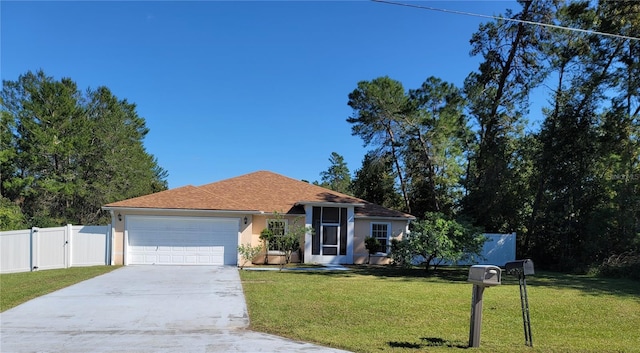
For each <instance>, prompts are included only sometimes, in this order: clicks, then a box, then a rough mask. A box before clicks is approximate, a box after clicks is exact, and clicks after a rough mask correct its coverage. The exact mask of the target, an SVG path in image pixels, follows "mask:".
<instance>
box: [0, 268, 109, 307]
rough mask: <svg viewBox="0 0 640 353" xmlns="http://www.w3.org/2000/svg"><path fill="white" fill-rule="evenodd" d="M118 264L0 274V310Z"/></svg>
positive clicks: (82, 279)
mask: <svg viewBox="0 0 640 353" xmlns="http://www.w3.org/2000/svg"><path fill="white" fill-rule="evenodd" d="M119 267H120V266H91V267H72V268H67V269H59V270H45V271H35V272H21V273H8V274H2V275H0V312H2V311H5V310H8V309H11V308H13V307H14V306H17V305H20V304H22V303H24V302H26V301H28V300H31V299H34V298H37V297H39V296H41V295H45V294H48V293H51V292H54V291H57V290H58V289H62V288H64V287H68V286H70V285H72V284H76V283H78V282H82V281H84V280H87V279H89V278H93V277H96V276H99V275H102V274H105V273H107V272H110V271H113V270H115V269H116V268H119Z"/></svg>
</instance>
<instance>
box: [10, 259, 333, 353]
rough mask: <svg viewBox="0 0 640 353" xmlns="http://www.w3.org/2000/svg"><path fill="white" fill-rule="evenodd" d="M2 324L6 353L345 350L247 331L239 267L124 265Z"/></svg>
mask: <svg viewBox="0 0 640 353" xmlns="http://www.w3.org/2000/svg"><path fill="white" fill-rule="evenodd" d="M0 320H1V322H0V352H3V353H8V352H70V353H72V352H83V353H84V352H344V351H339V350H334V349H330V348H325V347H320V346H316V345H312V344H309V343H303V342H296V341H292V340H288V339H284V338H281V337H277V336H273V335H268V334H263V333H258V332H252V331H250V330H248V329H247V327H248V325H249V318H248V316H247V308H246V304H245V299H244V294H243V292H242V285H241V283H240V276H239V275H238V270H237V269H236V268H235V267H213V266H206V267H203V266H128V267H123V268H121V269H118V270H115V271H112V272H110V273H107V274H105V275H102V276H99V277H96V278H93V279H90V280H88V281H85V282H82V283H79V284H76V285H74V286H71V287H68V288H65V289H62V290H59V291H57V292H54V293H52V294H49V295H45V296H43V297H40V298H37V299H34V300H31V301H29V302H27V303H24V304H22V305H20V306H18V307H15V308H13V309H10V310H7V311H5V312H3V313H2V314H0Z"/></svg>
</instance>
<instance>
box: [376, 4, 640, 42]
mask: <svg viewBox="0 0 640 353" xmlns="http://www.w3.org/2000/svg"><path fill="white" fill-rule="evenodd" d="M371 1H373V2H379V3H382V4H389V5H397V6H405V7H413V8H416V9H422V10H431V11H440V12H446V13H451V14H456V15H465V16H474V17H482V18H490V19H494V20H504V21H511V22H518V23H526V24H530V25H536V26H542V27H550V28H556V29H563V30H568V31H575V32H582V33H588V34H598V35H601V36H607V37H614V38H621V39H629V40H638V41H640V38H638V37H630V36H624V35H621V34H613V33H606V32H598V31H591V30H587V29H582V28H573V27H563V26H558V25H553V24H549V23H542V22H534V21H527V20H519V19H516V18H506V17H500V16H491V15H482V14H477V13H472V12H464V11H456V10H447V9H439V8H435V7H431V6H425V5H415V4H406V3H401V2H395V1H388V0H371Z"/></svg>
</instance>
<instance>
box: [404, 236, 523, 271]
mask: <svg viewBox="0 0 640 353" xmlns="http://www.w3.org/2000/svg"><path fill="white" fill-rule="evenodd" d="M484 236H486V237H487V238H488V240H487V242H486V243H484V246H483V247H482V252H481V253H480V256H479V257H477V256H473V258H472V259H471V260H469V261H456V262H455V263H451V262H449V261H445V260H442V259H435V260H433V261H432V262H431V263H432V264H438V265H445V266H446V265H452V264H453V265H459V266H464V265H495V266H504V265H505V264H506V263H507V262H511V261H515V260H516V233H507V234H497V233H485V234H484ZM414 262H415V263H422V262H424V258H422V257H420V258H417V259H414Z"/></svg>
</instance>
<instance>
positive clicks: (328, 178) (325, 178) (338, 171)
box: [315, 152, 351, 194]
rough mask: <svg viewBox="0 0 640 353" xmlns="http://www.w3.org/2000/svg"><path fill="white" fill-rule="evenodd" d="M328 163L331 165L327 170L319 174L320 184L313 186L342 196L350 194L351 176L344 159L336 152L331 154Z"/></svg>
mask: <svg viewBox="0 0 640 353" xmlns="http://www.w3.org/2000/svg"><path fill="white" fill-rule="evenodd" d="M329 162H330V163H331V165H330V166H329V169H327V170H326V171H324V172H321V173H320V176H321V179H320V181H321V182H320V183H317V182H316V183H315V184H316V185H320V186H322V187H325V188H328V189H331V190H333V191H337V192H341V193H343V194H350V190H349V187H350V185H351V175H350V173H349V168H348V167H347V163H346V162H345V161H344V157H342V156H341V155H339V154H338V153H336V152H331V157H329Z"/></svg>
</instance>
